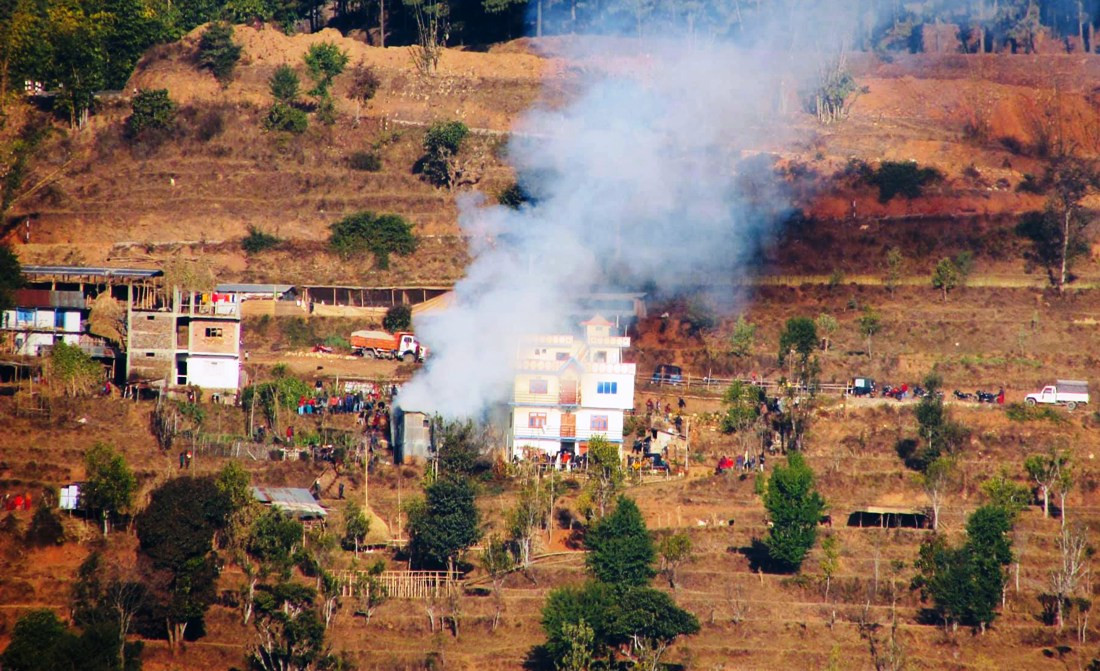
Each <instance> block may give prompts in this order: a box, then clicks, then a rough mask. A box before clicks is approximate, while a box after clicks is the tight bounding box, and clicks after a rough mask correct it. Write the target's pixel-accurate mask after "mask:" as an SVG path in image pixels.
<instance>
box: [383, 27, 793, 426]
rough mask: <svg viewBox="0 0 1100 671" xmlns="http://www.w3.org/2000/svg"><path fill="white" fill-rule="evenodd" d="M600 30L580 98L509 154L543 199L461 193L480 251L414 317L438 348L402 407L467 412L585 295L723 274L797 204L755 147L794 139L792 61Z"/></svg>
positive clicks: (525, 132) (542, 115)
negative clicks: (518, 201)
mask: <svg viewBox="0 0 1100 671" xmlns="http://www.w3.org/2000/svg"><path fill="white" fill-rule="evenodd" d="M604 43H605V44H604V45H603V46H602V47H600V48H593V46H592V42H591V41H588V42H587V44H586V50H585V53H583V54H582V53H578V54H575V58H576V59H577V60H578V61H579V62H582V63H583V66H582V67H581V68H579V69H581V70H583V71H586V72H593V73H595V74H591V75H588V76H587V77H586V80H585V81H583V82H582V83H581V87H580V92H579V94H578V95H577V97H576V98H575V99H572V100H571V101H569V102H567V103H565V104H564V105H561V106H559V107H557V108H552V107H550V106H549V105H548V106H544V107H540V108H537V109H534V110H532V111H531V112H530V113H528V114H527V115H526V116H525V117H524V118H523V119H522V120H521V122H520V123H519V124H518V126H517V128H516V131H517V133H516V135H515V136H514V139H513V141H512V142H511V144H510V147H509V156H510V160H511V161H512V163H513V165H514V166H515V168H516V171H517V174H518V175H519V180H520V183H521V184H522V185H523V187H524V188H525V189H526V190H527V191H528V192H529V193H531V194H532V195H533V196H534V197H535V202H534V204H532V205H529V206H525V207H523V208H522V209H520V210H518V211H516V210H511V209H508V208H504V207H500V206H495V205H494V206H487V205H485V204H484V202H482V201H481V200H480V199H477V198H467V199H465V200H463V201H462V202H460V206H461V207H460V211H461V214H460V225H461V227H462V229H463V231H464V233H465V234H467V235H468V236H470V238H471V240H472V244H473V246H474V248H473V249H472V252H473V254H474V260H473V262H472V264H471V265H470V267H469V268H468V271H467V275H466V277H465V278H464V279H463V280H462V281H460V282H459V283H458V284H457V285H456V287H455V294H456V300H455V301H454V303H453V305H452V306H451V307H450V308H449V309H448V310H447V311H446V312H444V313H440V314H436V315H431V316H430V317H426V318H424V319H422V320H418V321H417V323H416V324H415V327H416V330H417V333H418V335H419V336H420V338H421V339H422V340H423V342H424V343H425V344H427V345H428V347H430V348H431V355H430V357H429V360H428V362H427V364H426V365H425V367H424V369H422V370H421V371H420V372H419V373H418V374H417V375H416V376H415V377H414V379H413V380H412V381H411V382H410V383H409V384H408V385H406V387H405V389H404V390H403V391H402V393H401V398H400V403H401V405H402V406H403V407H404V408H406V409H409V410H422V411H430V412H439V413H441V414H443V415H444V416H448V417H459V416H473V415H476V414H478V413H479V412H481V411H482V410H484V409H485V408H486V407H488V406H489V405H491V404H494V403H497V402H500V401H503V400H506V399H507V397H508V393H509V389H510V386H511V384H512V363H513V359H514V357H515V354H516V348H517V345H518V342H519V340H520V337H521V336H522V335H524V334H528V333H539V332H560V331H561V330H562V329H563V328H564V329H568V328H569V325H568V324H567V323H566V322H567V320H568V319H569V318H570V317H571V316H572V315H574V314H575V313H576V312H577V305H576V300H577V298H578V296H579V295H580V294H583V293H585V292H589V291H591V290H593V289H600V288H605V287H621V286H635V287H637V286H639V285H640V284H641V282H642V281H644V280H647V279H652V280H654V281H655V282H656V283H657V284H658V285H659V286H670V285H679V286H683V285H695V284H727V283H728V281H729V279H730V278H731V277H732V276H734V275H736V274H739V273H741V272H743V270H744V267H745V265H746V262H748V261H750V260H751V259H749V258H748V257H749V256H750V255H752V254H754V253H755V252H756V251H757V250H758V240H759V239H760V238H761V236H762V235H763V236H766V235H767V233H768V232H769V231H770V230H771V227H773V226H774V225H775V224H776V221H777V219H778V214H779V213H781V212H783V211H784V210H785V209H786V208H788V207H789V202H788V201H787V199H786V198H785V197H784V196H783V194H782V193H781V191H779V190H778V189H777V188H775V186H774V184H775V180H773V179H771V169H770V165H771V162H770V161H767V160H764V161H761V160H752V158H751V157H753V156H754V155H756V154H757V153H760V152H765V153H766V152H769V151H771V150H773V149H776V148H778V146H779V144H780V142H781V141H782V140H784V139H789V137H786V136H788V135H789V134H790V132H791V131H790V124H789V119H788V118H786V115H787V114H789V115H796V114H798V110H797V109H796V108H795V107H796V105H797V103H796V102H792V101H795V96H794V95H793V93H794V92H793V90H792V89H793V86H794V84H793V82H796V81H798V80H799V77H798V76H797V73H793V72H792V61H791V60H789V59H788V58H787V57H786V56H785V55H783V56H780V55H779V54H777V53H775V52H770V51H763V50H739V49H736V48H733V47H730V46H728V45H721V44H707V45H702V44H699V43H695V44H692V45H688V44H686V43H685V42H682V41H677V42H673V41H671V40H670V41H668V42H663V43H654V42H652V41H650V42H641V41H634V40H604ZM803 58H805V56H803ZM608 64H611V65H613V67H614V69H615V71H614V72H613V71H610V70H611V68H609V67H607V66H608ZM799 67H800V68H801V69H803V70H804V71H806V70H812V69H813V68H814V67H815V64H814V63H813V62H812V59H811V60H809V61H803V64H802V65H800V66H799ZM805 118H806V117H803V119H805ZM749 166H755V167H753V168H752V170H754V171H756V172H760V173H766V174H762V175H753V174H746V173H747V171H748V170H749ZM757 178H758V179H757Z"/></svg>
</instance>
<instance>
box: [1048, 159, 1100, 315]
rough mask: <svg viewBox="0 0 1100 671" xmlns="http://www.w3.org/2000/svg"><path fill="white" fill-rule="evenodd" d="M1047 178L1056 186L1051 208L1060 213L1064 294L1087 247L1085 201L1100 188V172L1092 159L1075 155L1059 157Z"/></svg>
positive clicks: (1060, 279)
mask: <svg viewBox="0 0 1100 671" xmlns="http://www.w3.org/2000/svg"><path fill="white" fill-rule="evenodd" d="M1046 181H1047V182H1048V183H1049V184H1050V185H1051V186H1052V187H1053V193H1052V195H1051V202H1050V204H1049V207H1050V209H1051V210H1052V211H1053V212H1054V213H1055V214H1057V215H1058V219H1059V224H1060V230H1059V235H1058V242H1059V243H1060V250H1059V254H1058V260H1059V265H1058V274H1057V286H1058V293H1062V294H1064V293H1065V291H1066V282H1067V281H1068V279H1069V270H1070V266H1071V264H1072V262H1073V259H1074V258H1076V257H1077V256H1080V254H1081V252H1080V251H1079V250H1080V249H1081V248H1087V246H1088V243H1087V241H1086V240H1085V239H1084V231H1085V228H1086V226H1088V223H1089V220H1088V218H1087V217H1086V216H1084V214H1083V212H1082V207H1081V201H1083V200H1084V199H1085V197H1086V196H1088V195H1090V194H1092V193H1095V192H1096V190H1097V189H1098V188H1100V171H1098V170H1097V167H1096V163H1095V162H1094V161H1092V160H1088V159H1083V158H1079V157H1076V156H1071V155H1062V156H1059V157H1057V158H1056V159H1055V160H1054V161H1053V162H1052V163H1051V165H1050V168H1049V169H1048V170H1047V175H1046Z"/></svg>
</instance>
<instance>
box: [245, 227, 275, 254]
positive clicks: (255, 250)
mask: <svg viewBox="0 0 1100 671" xmlns="http://www.w3.org/2000/svg"><path fill="white" fill-rule="evenodd" d="M281 242H282V240H280V239H279V238H277V237H275V236H274V235H271V234H270V233H267V232H265V231H263V230H261V229H259V228H257V227H256V226H249V227H248V235H246V236H245V237H244V238H243V239H242V240H241V249H242V250H244V253H245V254H259V253H260V252H263V251H266V250H268V249H274V248H275V247H278V246H279V244H280V243H281Z"/></svg>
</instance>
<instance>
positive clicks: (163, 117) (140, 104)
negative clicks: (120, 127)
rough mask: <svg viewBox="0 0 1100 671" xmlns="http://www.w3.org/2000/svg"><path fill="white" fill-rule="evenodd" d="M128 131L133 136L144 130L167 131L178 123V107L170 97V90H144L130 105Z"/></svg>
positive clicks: (139, 92) (127, 122)
mask: <svg viewBox="0 0 1100 671" xmlns="http://www.w3.org/2000/svg"><path fill="white" fill-rule="evenodd" d="M130 107H131V110H132V112H131V114H130V118H129V119H127V120H126V129H127V131H129V133H130V135H131V136H136V135H137V134H139V133H141V132H142V131H144V130H147V129H150V130H167V129H169V128H171V127H172V126H173V125H174V124H175V122H176V109H177V105H176V103H175V102H173V101H172V99H171V98H169V97H168V89H142V90H140V91H138V93H137V95H136V96H134V99H133V101H132V102H131V103H130Z"/></svg>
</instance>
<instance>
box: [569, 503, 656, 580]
mask: <svg viewBox="0 0 1100 671" xmlns="http://www.w3.org/2000/svg"><path fill="white" fill-rule="evenodd" d="M584 545H585V548H587V550H588V554H587V555H586V556H585V565H586V566H588V570H589V571H591V572H592V575H594V576H595V577H596V579H597V580H599V581H601V582H605V583H608V584H611V585H628V586H637V585H645V584H647V583H649V581H650V580H651V579H652V578H653V576H655V575H657V572H656V571H655V570H654V569H653V561H654V559H655V558H656V552H655V550H654V547H653V538H652V537H651V536H650V535H649V531H648V530H647V529H646V526H645V520H643V519H642V513H641V511H640V510H638V506H637V505H636V504H635V503H634V501H632V500H631V499H628V498H626V497H625V496H620V497H619V499H618V502H617V503H616V505H615V509H614V510H613V511H612V512H611V514H609V515H607V516H606V517H604V518H602V519H600V520H599V521H597V522H596V523H595V524H594V525H592V526H591V527H590V528H589V529H588V531H587V533H585V536H584Z"/></svg>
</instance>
